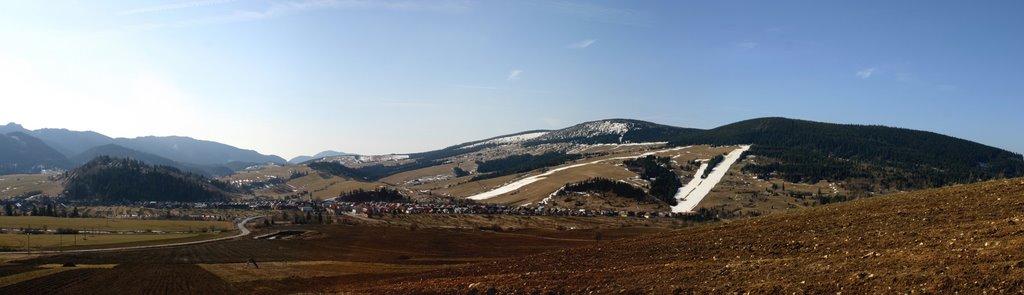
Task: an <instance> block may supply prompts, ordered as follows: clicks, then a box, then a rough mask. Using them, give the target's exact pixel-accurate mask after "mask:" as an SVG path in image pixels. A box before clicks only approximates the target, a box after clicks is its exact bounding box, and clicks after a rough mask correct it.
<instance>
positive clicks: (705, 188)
mask: <svg viewBox="0 0 1024 295" xmlns="http://www.w3.org/2000/svg"><path fill="white" fill-rule="evenodd" d="M749 149H750V145H742V146H740V148H738V149H735V150H733V151H732V152H729V154H728V155H726V156H725V160H724V161H722V163H720V164H718V166H717V167H714V168H710V169H711V174H708V177H707V178H703V179H702V178H701V177H700V176H701V175H704V171H705V170H707V169H709V167H708V164H707V163H704V164H701V165H700V168H699V169H697V173H696V174H694V175H693V180H690V182H689V183H687V184H686V185H685V186H683V187H681V188H679V190H678V191H677V192H676V196H675V198H676V200H678V201H679V204H677V205H675V206H672V212H692V211H693V208H696V207H697V204H700V201H701V200H703V199H704V197H705V196H707V195H708V193H710V192H711V190H712V189H714V188H715V185H717V184H718V182H719V181H722V178H723V177H725V174H726V173H727V172H729V167H732V165H733V164H735V163H736V161H737V160H739V158H740V155H742V154H743V152H746V151H747V150H749Z"/></svg>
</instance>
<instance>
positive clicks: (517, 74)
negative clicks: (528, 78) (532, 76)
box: [508, 69, 523, 81]
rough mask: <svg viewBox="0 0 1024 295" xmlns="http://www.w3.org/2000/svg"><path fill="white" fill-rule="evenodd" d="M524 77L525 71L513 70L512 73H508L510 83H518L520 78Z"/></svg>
mask: <svg viewBox="0 0 1024 295" xmlns="http://www.w3.org/2000/svg"><path fill="white" fill-rule="evenodd" d="M522 75H523V70H519V69H516V70H512V72H509V73H508V80H509V81H517V80H519V77H520V76H522Z"/></svg>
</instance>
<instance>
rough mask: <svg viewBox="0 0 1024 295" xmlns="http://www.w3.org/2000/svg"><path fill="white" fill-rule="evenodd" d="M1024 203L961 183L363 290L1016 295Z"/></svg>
mask: <svg viewBox="0 0 1024 295" xmlns="http://www.w3.org/2000/svg"><path fill="white" fill-rule="evenodd" d="M1021 206H1024V179H1019V178H1018V179H1010V180H999V181H991V182H985V183H978V184H973V185H958V186H952V187H945V188H939V189H930V190H924V191H917V192H911V193H901V194H894V195H889V196H884V197H877V198H869V199H861V200H857V201H852V202H846V203H841V204H833V205H829V206H823V207H818V208H812V209H804V210H794V211H790V212H786V213H778V214H773V215H769V216H765V217H761V218H753V219H746V220H742V221H736V222H730V223H724V224H711V225H703V226H697V227H691V228H686V229H682V230H678V231H673V232H669V233H665V234H658V235H652V236H646V237H642V238H636V239H629V240H619V241H602V242H600V243H597V242H595V243H594V245H592V246H587V247H581V248H575V249H569V250H562V251H557V252H549V253H543V254H538V255H532V256H526V257H517V258H512V259H503V260H498V261H494V262H486V263H480V264H476V265H471V266H467V267H462V268H451V269H445V270H440V271H434V272H429V273H424V274H416V275H408V276H404V277H398V278H390V279H384V280H382V281H380V282H371V283H367V284H365V285H363V286H361V287H362V288H363V289H362V291H370V290H372V292H374V293H396V294H397V293H422V292H426V293H456V292H457V293H487V292H489V291H494V292H496V293H523V294H530V293H542V294H543V293H549V292H554V293H568V294H578V293H595V294H608V293H627V294H636V293H660V294H668V293H676V294H679V293H684V294H685V293H747V292H750V293H811V294H824V293H838V292H842V293H853V294H864V293H912V292H913V293H916V292H921V293H950V294H951V293H958V292H959V293H970V294H977V293H984V292H989V293H1010V292H1016V291H1017V290H1019V289H1020V286H1022V285H1024V260H1022V259H1024V248H1021V247H1020V245H1021V244H1024V235H1022V234H1021V230H1020V227H1021V224H1022V222H1024V215H1022V214H1021V212H1020V208H1021ZM350 287H351V286H350ZM348 290H350V291H353V290H352V289H348ZM535 291H536V292H535ZM353 292H356V293H359V292H360V290H354V291H353Z"/></svg>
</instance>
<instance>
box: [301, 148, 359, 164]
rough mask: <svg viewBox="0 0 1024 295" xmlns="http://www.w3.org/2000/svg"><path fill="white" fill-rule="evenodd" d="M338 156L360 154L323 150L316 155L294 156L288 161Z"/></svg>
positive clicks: (304, 160)
mask: <svg viewBox="0 0 1024 295" xmlns="http://www.w3.org/2000/svg"><path fill="white" fill-rule="evenodd" d="M337 156H358V155H356V154H352V153H345V152H337V151H322V152H319V153H316V155H312V156H298V157H295V158H292V159H291V160H288V163H291V164H299V163H302V162H307V161H311V160H318V159H323V158H326V157H337Z"/></svg>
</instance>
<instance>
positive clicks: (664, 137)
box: [529, 119, 701, 144]
mask: <svg viewBox="0 0 1024 295" xmlns="http://www.w3.org/2000/svg"><path fill="white" fill-rule="evenodd" d="M700 131H701V130H700V129H693V128H681V127H674V126H668V125H661V124H655V123H651V122H646V121H640V120H629V119H610V120H599V121H592V122H585V123H581V124H577V125H575V126H571V127H568V128H564V129H560V130H555V131H551V132H548V133H547V134H544V135H543V136H540V137H537V138H535V139H532V140H530V141H529V142H530V143H532V144H540V143H557V142H571V143H581V144H600V143H639V142H659V141H669V140H672V139H675V138H679V137H682V136H686V135H690V134H694V133H698V132H700Z"/></svg>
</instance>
